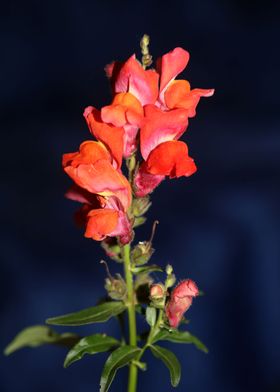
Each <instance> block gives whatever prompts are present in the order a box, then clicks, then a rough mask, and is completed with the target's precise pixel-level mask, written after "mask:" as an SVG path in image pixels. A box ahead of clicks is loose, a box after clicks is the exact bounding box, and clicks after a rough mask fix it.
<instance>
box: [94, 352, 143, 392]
mask: <svg viewBox="0 0 280 392" xmlns="http://www.w3.org/2000/svg"><path fill="white" fill-rule="evenodd" d="M140 351H141V350H140V348H138V347H132V346H122V347H119V348H117V349H116V350H115V351H113V352H112V354H111V355H110V356H109V358H108V359H107V361H106V362H105V365H104V368H103V371H102V375H101V380H100V392H107V391H108V390H109V388H110V385H111V384H112V381H113V379H114V377H115V375H116V372H117V370H118V369H119V368H121V367H123V366H125V365H127V364H129V362H131V361H132V360H133V359H136V357H137V356H138V354H139V353H140Z"/></svg>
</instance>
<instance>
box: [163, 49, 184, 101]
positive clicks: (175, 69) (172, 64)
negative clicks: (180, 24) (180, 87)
mask: <svg viewBox="0 0 280 392" xmlns="http://www.w3.org/2000/svg"><path fill="white" fill-rule="evenodd" d="M189 58H190V55H189V53H188V52H187V51H186V50H184V49H182V48H175V49H174V50H172V51H171V52H168V53H166V54H165V55H164V56H162V58H160V59H158V60H157V70H158V72H159V73H160V75H161V76H160V89H159V91H160V98H161V100H163V93H164V91H165V89H166V88H167V86H168V84H169V83H170V82H171V81H172V80H173V79H175V78H176V76H177V75H178V74H179V73H181V72H182V71H183V70H184V69H185V68H186V66H187V64H188V62H189Z"/></svg>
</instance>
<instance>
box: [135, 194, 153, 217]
mask: <svg viewBox="0 0 280 392" xmlns="http://www.w3.org/2000/svg"><path fill="white" fill-rule="evenodd" d="M151 205H152V203H151V202H150V199H149V197H148V196H147V197H139V198H137V199H134V200H133V204H132V213H133V215H134V216H142V215H144V214H145V213H146V212H147V211H148V209H149V208H150V207H151Z"/></svg>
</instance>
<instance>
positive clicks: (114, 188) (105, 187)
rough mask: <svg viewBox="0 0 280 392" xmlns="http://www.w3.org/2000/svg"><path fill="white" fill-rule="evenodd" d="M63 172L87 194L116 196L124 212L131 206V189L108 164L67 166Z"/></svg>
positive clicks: (104, 162)
mask: <svg viewBox="0 0 280 392" xmlns="http://www.w3.org/2000/svg"><path fill="white" fill-rule="evenodd" d="M64 170H65V172H66V173H67V174H68V175H69V177H71V178H72V180H73V181H75V183H76V184H77V185H78V186H80V187H81V188H84V189H86V190H87V191H88V192H91V193H96V194H98V195H100V196H104V197H110V196H116V197H117V198H118V199H119V200H120V202H121V203H122V205H123V208H124V210H125V211H126V210H127V209H128V207H129V206H130V204H131V188H130V184H129V182H128V180H127V179H126V177H124V176H123V175H122V174H121V173H119V172H118V171H117V170H116V169H114V168H113V166H112V165H111V163H110V162H108V161H107V160H104V159H100V160H98V161H97V162H95V163H94V164H80V165H79V166H78V167H73V166H67V167H65V168H64Z"/></svg>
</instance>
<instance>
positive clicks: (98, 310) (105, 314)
mask: <svg viewBox="0 0 280 392" xmlns="http://www.w3.org/2000/svg"><path fill="white" fill-rule="evenodd" d="M125 308H126V307H125V305H124V304H123V303H122V302H119V301H118V302H117V301H112V302H105V303H103V304H101V305H97V306H93V307H91V308H88V309H84V310H80V311H79V312H75V313H69V314H65V315H63V316H58V317H52V318H49V319H47V321H46V323H47V324H53V325H68V326H75V325H85V324H92V323H103V322H104V321H107V320H109V319H110V318H111V317H113V316H117V315H118V314H120V313H122V312H123V311H124V310H125Z"/></svg>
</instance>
